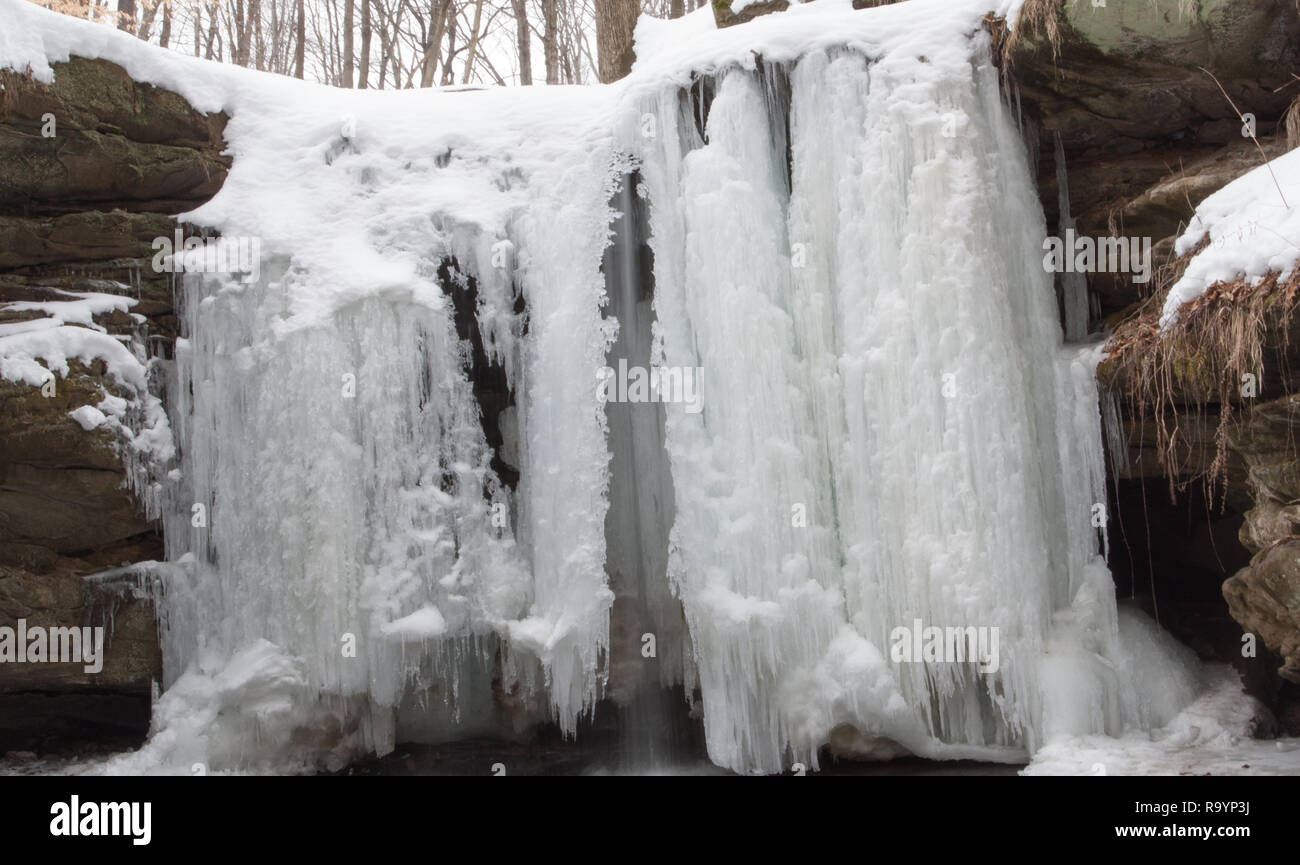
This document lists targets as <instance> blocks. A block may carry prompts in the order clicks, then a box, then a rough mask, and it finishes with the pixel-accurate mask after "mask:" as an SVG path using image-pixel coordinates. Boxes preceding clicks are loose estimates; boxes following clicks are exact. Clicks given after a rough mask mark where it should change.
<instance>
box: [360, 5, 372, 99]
mask: <svg viewBox="0 0 1300 865" xmlns="http://www.w3.org/2000/svg"><path fill="white" fill-rule="evenodd" d="M369 85H370V0H361V76H360V80H358V81H357V87H358V88H360V89H361V90H365V89H366V88H367V87H368V86H369Z"/></svg>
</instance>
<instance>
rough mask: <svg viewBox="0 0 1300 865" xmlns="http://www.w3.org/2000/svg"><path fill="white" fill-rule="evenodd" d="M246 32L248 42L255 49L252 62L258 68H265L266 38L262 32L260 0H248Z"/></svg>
mask: <svg viewBox="0 0 1300 865" xmlns="http://www.w3.org/2000/svg"><path fill="white" fill-rule="evenodd" d="M248 32H249V35H250V39H249V42H251V43H252V44H253V47H254V49H255V52H254V54H253V63H254V65H255V66H256V67H257V68H258V69H262V70H265V69H266V39H265V38H264V34H263V33H262V0H248Z"/></svg>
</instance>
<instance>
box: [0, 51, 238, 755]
mask: <svg viewBox="0 0 1300 865" xmlns="http://www.w3.org/2000/svg"><path fill="white" fill-rule="evenodd" d="M54 71H55V83H54V84H53V85H50V86H46V85H44V84H41V83H40V82H37V81H34V80H32V79H29V78H27V77H25V76H23V75H21V74H18V73H15V72H12V71H4V72H0V303H7V302H11V301H36V302H51V301H54V302H58V301H67V300H69V299H70V297H69V295H68V292H95V293H103V294H117V295H124V296H127V297H129V298H131V299H132V300H133V301H134V303H133V305H132V306H131V314H127V313H124V312H121V311H115V312H112V313H110V314H104V315H97V316H95V323H96V324H97V325H98V326H100V327H103V328H105V329H106V331H107V332H108V333H110V334H114V335H117V336H119V337H121V338H122V339H123V340H131V341H133V342H134V344H136V345H138V346H141V347H142V350H144V348H145V347H147V348H149V349H151V350H154V351H160V352H169V351H170V345H171V342H172V340H173V339H174V337H175V332H176V319H175V317H174V315H173V309H172V291H171V285H170V283H169V281H168V279H169V278H168V276H167V274H158V273H154V272H153V270H152V268H151V259H152V256H153V254H154V249H153V247H152V245H151V244H152V241H153V239H154V238H157V237H170V236H171V235H172V233H173V232H174V230H175V228H176V221H175V219H174V218H173V217H172V215H171V214H175V213H180V212H184V211H187V210H191V209H193V208H194V207H196V206H198V205H199V204H202V203H203V202H205V201H207V200H208V199H209V198H211V197H212V195H213V194H215V193H216V192H217V191H218V190H219V189H220V188H221V184H222V182H223V181H224V179H225V176H226V172H227V170H228V168H229V164H230V160H229V158H228V157H225V156H223V155H222V149H223V147H224V144H223V140H222V130H223V129H224V126H225V121H226V118H225V117H224V116H221V115H205V114H201V113H199V112H197V111H195V110H193V109H192V108H191V107H190V106H189V105H188V104H187V103H186V102H185V100H183V99H182V98H181V97H179V96H177V95H176V94H174V93H170V92H168V91H165V90H160V89H157V88H154V87H152V86H149V85H143V84H137V83H135V82H134V81H132V80H131V78H130V77H129V76H128V75H127V74H126V71H125V70H123V69H122V68H121V67H118V66H116V65H114V64H112V63H108V62H106V61H102V60H87V59H83V58H79V57H74V58H72V59H71V60H70V61H69V62H67V63H61V64H56V65H55V67H54ZM41 316H42V312H41V311H39V310H31V309H30V308H29V309H26V310H22V311H15V310H13V309H3V308H0V322H2V323H12V322H17V321H23V320H28V319H32V318H39V317H41ZM141 318H143V320H141ZM109 393H116V385H115V384H114V382H113V380H112V379H111V377H109V376H107V375H106V370H105V369H104V368H103V365H102V363H100V362H96V363H94V364H91V365H89V366H87V365H85V364H81V363H77V362H74V363H72V364H71V370H70V372H69V375H68V376H67V377H66V378H59V379H57V381H56V382H55V386H54V388H53V392H52V393H43V392H42V391H41V389H40V388H36V387H32V386H30V385H27V384H23V383H14V382H5V381H0V625H3V626H8V627H14V626H15V623H16V621H17V620H18V619H24V620H25V621H26V623H27V625H28V626H43V627H49V626H61V627H69V626H106V627H107V628H108V631H107V632H106V644H107V645H106V650H105V658H104V666H103V669H102V670H101V671H100V672H98V673H87V672H86V671H85V669H84V665H82V664H77V663H73V664H53V663H25V664H19V663H3V664H0V752H4V751H7V750H46V749H50V748H56V747H58V746H59V745H60V744H62V743H66V742H71V741H74V740H77V739H97V740H103V741H113V742H117V741H119V740H122V741H130V740H133V739H138V738H140V737H141V736H142V735H143V734H144V732H145V731H146V729H147V726H148V718H149V695H150V689H151V683H152V681H153V680H154V679H155V678H156V677H157V675H158V672H159V669H160V664H161V658H160V654H159V650H158V644H157V628H156V624H155V622H154V617H153V611H152V606H151V604H150V603H149V602H148V601H147V600H145V599H143V598H139V597H134V596H133V593H132V592H130V591H125V592H123V591H121V590H104V589H96V588H92V587H90V585H88V584H87V582H86V580H85V579H84V577H85V576H86V575H87V574H92V573H96V572H99V571H104V570H107V569H111V568H116V567H119V566H121V565H124V564H129V563H134V562H138V561H146V560H150V559H156V558H160V557H161V555H162V543H161V537H160V535H159V532H158V529H157V527H156V526H155V525H154V524H152V523H150V522H149V521H148V520H146V519H145V518H144V516H143V513H142V510H141V508H140V507H139V504H138V503H137V502H136V501H135V499H134V497H133V495H132V494H131V492H130V491H129V490H128V489H127V486H126V475H125V471H124V468H123V465H122V461H121V458H120V456H119V452H118V442H117V441H116V439H115V434H114V433H112V432H110V431H108V430H107V429H106V428H104V427H100V428H97V429H92V430H90V431H87V430H86V429H83V427H82V425H81V424H80V423H78V422H77V421H76V420H74V419H73V418H71V417H69V415H68V413H69V412H70V411H72V410H74V409H76V408H79V407H81V406H85V405H92V406H93V405H95V404H97V403H99V402H100V400H102V399H103V398H104V396H105V394H109ZM116 395H120V394H116Z"/></svg>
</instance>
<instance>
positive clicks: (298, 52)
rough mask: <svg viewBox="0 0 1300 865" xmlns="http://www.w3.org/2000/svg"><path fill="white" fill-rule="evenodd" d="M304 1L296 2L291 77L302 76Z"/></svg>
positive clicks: (305, 36)
mask: <svg viewBox="0 0 1300 865" xmlns="http://www.w3.org/2000/svg"><path fill="white" fill-rule="evenodd" d="M303 2H304V0H298V8H297V13H298V23H297V28H298V38H297V40H296V43H295V45H294V48H293V77H294V78H301V77H302V75H303V60H304V59H305V58H306V55H307V15H306V12H305V10H304V9H303Z"/></svg>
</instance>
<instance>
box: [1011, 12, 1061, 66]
mask: <svg viewBox="0 0 1300 865" xmlns="http://www.w3.org/2000/svg"><path fill="white" fill-rule="evenodd" d="M1065 3H1066V0H1025V3H1024V5H1023V6H1021V7H1020V16H1019V17H1018V18H1017V19H1016V20H1015V21H1013V22H1011V23H1012V25H1013V29H1012V30H1011V33H1010V34H1009V35H1008V36H1007V39H1006V41H1005V42H1004V43H1003V45H1002V68H1003V69H1004V70H1009V69H1010V68H1011V66H1012V58H1013V57H1014V56H1015V54H1016V51H1017V50H1018V48H1019V46H1020V43H1021V42H1022V41H1024V40H1026V39H1029V38H1032V37H1040V36H1041V37H1046V39H1047V43H1048V44H1049V45H1051V46H1052V62H1053V63H1056V62H1058V61H1059V60H1060V59H1061V41H1062V39H1061V25H1062V23H1063V22H1064V20H1065Z"/></svg>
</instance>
